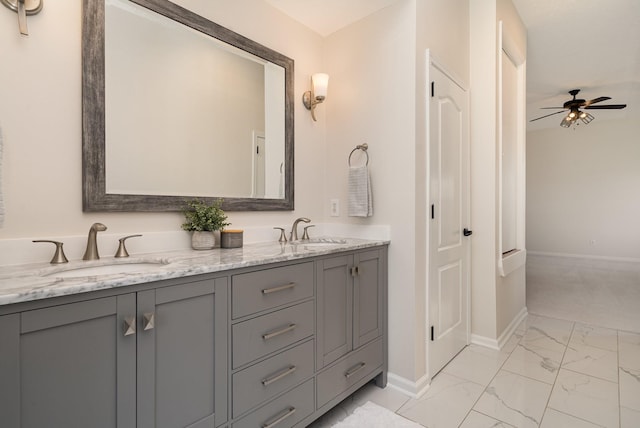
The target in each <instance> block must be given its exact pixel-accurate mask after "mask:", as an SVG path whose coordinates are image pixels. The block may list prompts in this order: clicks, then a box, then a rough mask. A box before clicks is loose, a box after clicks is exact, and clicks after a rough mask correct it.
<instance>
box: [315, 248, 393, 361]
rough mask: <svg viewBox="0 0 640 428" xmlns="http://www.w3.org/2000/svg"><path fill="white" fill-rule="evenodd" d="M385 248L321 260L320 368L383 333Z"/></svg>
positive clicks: (319, 294)
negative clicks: (383, 256)
mask: <svg viewBox="0 0 640 428" xmlns="http://www.w3.org/2000/svg"><path fill="white" fill-rule="evenodd" d="M381 252H382V250H372V251H363V252H358V253H355V254H349V255H341V256H337V257H331V258H326V259H321V260H319V261H318V267H317V273H316V274H317V287H318V312H317V314H318V320H317V325H318V334H317V336H318V355H317V357H318V368H321V367H325V366H326V365H328V364H330V363H332V362H333V361H336V360H337V359H338V358H340V357H342V356H344V355H346V354H347V353H348V352H350V351H352V350H354V349H357V348H359V347H360V346H362V345H364V344H365V343H367V342H369V341H371V340H373V339H375V338H377V337H379V336H381V335H382V332H383V307H382V305H383V303H384V302H383V300H384V299H383V292H384V287H383V278H384V276H383V275H384V274H383V269H384V265H383V259H382V255H381Z"/></svg>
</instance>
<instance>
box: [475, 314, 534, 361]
mask: <svg viewBox="0 0 640 428" xmlns="http://www.w3.org/2000/svg"><path fill="white" fill-rule="evenodd" d="M527 315H529V312H528V311H527V307H526V306H525V307H524V308H522V310H521V311H520V312H519V313H518V315H516V316H515V317H514V318H513V319H512V320H511V322H510V323H509V325H508V326H507V328H505V329H504V331H503V332H502V334H501V335H500V337H498V338H497V339H493V338H490V337H486V336H480V335H477V334H472V335H471V343H473V344H475V345H480V346H484V347H485V348H490V349H495V350H496V351H499V350H501V349H502V348H503V347H504V345H505V344H506V343H507V341H508V340H509V338H510V337H511V336H512V335H513V333H515V331H516V330H517V328H518V326H519V325H520V323H521V322H522V321H524V319H525V318H527Z"/></svg>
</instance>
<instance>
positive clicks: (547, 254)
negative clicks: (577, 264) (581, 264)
mask: <svg viewBox="0 0 640 428" xmlns="http://www.w3.org/2000/svg"><path fill="white" fill-rule="evenodd" d="M528 253H529V255H530V256H544V257H558V258H567V259H586V260H602V261H608V262H631V263H640V259H639V258H635V257H611V256H594V255H590V254H571V253H551V252H546V251H528Z"/></svg>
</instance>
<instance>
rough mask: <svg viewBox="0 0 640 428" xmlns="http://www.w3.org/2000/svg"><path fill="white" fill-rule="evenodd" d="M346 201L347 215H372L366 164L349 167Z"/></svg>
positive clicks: (369, 183)
mask: <svg viewBox="0 0 640 428" xmlns="http://www.w3.org/2000/svg"><path fill="white" fill-rule="evenodd" d="M347 202H348V212H349V217H371V216H372V215H373V200H372V199H371V182H370V180H369V169H368V168H367V167H366V166H352V167H349V184H348V198H347Z"/></svg>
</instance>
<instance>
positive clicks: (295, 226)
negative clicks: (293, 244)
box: [289, 217, 311, 241]
mask: <svg viewBox="0 0 640 428" xmlns="http://www.w3.org/2000/svg"><path fill="white" fill-rule="evenodd" d="M301 221H304V222H305V223H311V220H309V219H308V218H306V217H300V218H297V219H296V220H295V221H294V222H293V226H292V227H291V234H290V235H289V241H297V240H298V223H300V222H301Z"/></svg>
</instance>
